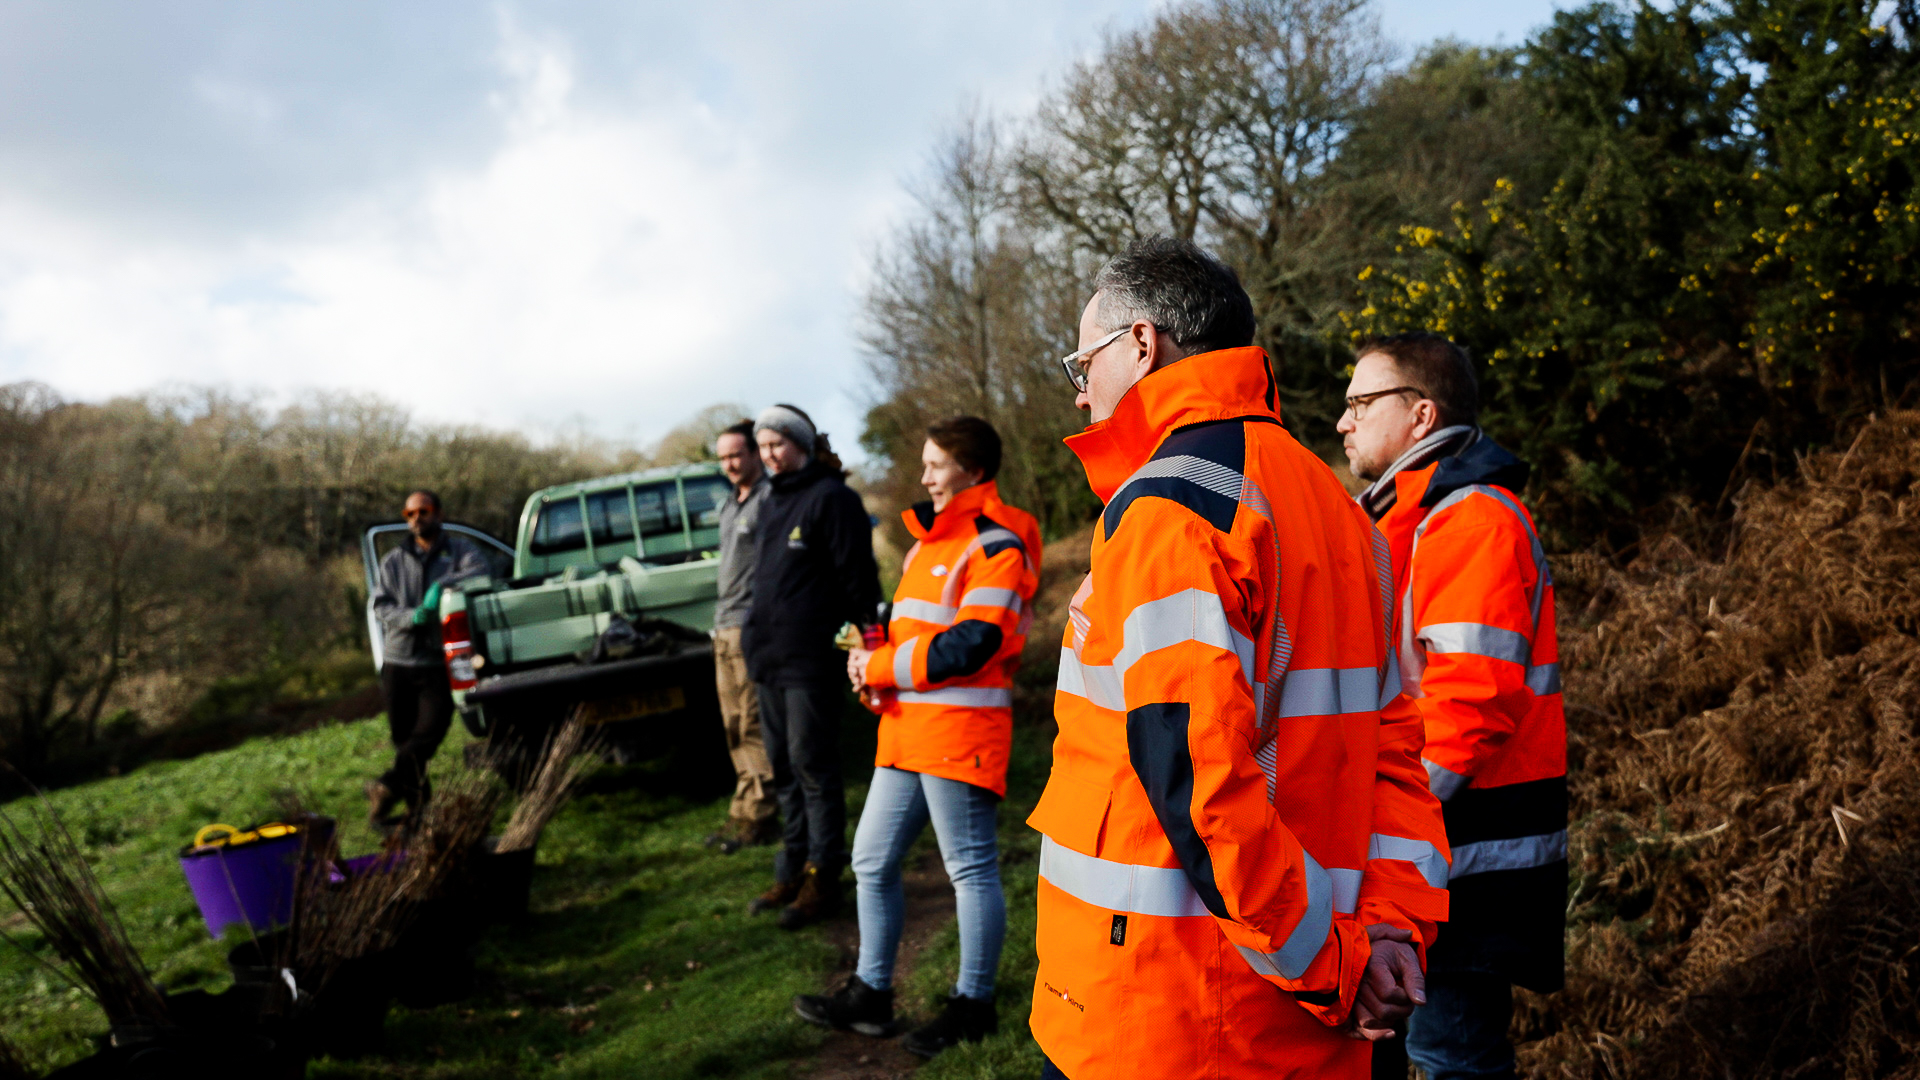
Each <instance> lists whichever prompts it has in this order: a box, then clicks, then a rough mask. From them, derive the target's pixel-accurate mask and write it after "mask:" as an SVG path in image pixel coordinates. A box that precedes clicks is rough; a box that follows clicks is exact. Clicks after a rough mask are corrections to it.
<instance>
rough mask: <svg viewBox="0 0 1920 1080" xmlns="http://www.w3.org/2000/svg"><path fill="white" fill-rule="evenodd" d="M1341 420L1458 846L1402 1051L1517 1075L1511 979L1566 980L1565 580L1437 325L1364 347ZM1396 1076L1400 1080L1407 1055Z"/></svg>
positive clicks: (1554, 984) (1446, 1074)
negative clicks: (1557, 611) (1557, 617)
mask: <svg viewBox="0 0 1920 1080" xmlns="http://www.w3.org/2000/svg"><path fill="white" fill-rule="evenodd" d="M1356 355H1357V356H1358V357H1359V361H1358V362H1357V363H1356V364H1355V365H1354V372H1353V381H1352V383H1351V384H1350V385H1349V386H1348V387H1347V412H1346V414H1345V415H1343V416H1342V417H1341V419H1340V425H1339V428H1340V432H1341V434H1343V435H1344V436H1346V450H1347V459H1348V461H1349V462H1351V464H1352V466H1353V472H1354V475H1355V476H1358V477H1360V478H1361V479H1364V480H1371V481H1372V482H1373V484H1372V486H1371V487H1369V488H1367V490H1366V491H1364V492H1362V493H1361V495H1360V497H1359V502H1360V505H1361V506H1362V507H1364V508H1365V509H1366V511H1367V513H1368V514H1369V515H1371V516H1372V517H1373V518H1374V519H1375V520H1376V521H1378V522H1379V525H1380V530H1381V532H1383V533H1384V534H1385V535H1386V537H1387V540H1388V542H1389V544H1390V545H1391V546H1392V549H1393V565H1394V575H1395V578H1396V584H1395V588H1394V595H1395V597H1396V598H1397V600H1398V606H1399V614H1398V616H1397V618H1398V620H1399V624H1398V630H1399V634H1398V636H1399V642H1398V645H1399V650H1400V673H1401V676H1402V678H1403V679H1404V680H1405V689H1406V692H1407V694H1408V696H1409V697H1411V698H1412V699H1413V702H1414V704H1415V706H1416V707H1417V708H1418V709H1419V712H1420V716H1421V718H1422V720H1423V722H1424V725H1425V727H1426V737H1427V738H1426V743H1427V745H1426V750H1425V752H1424V754H1423V756H1424V758H1425V763H1426V770H1427V773H1428V775H1429V777H1430V778H1431V779H1430V783H1431V785H1432V788H1433V793H1434V794H1435V795H1437V796H1439V798H1440V800H1441V802H1442V803H1443V804H1444V806H1445V812H1446V823H1447V839H1448V840H1449V842H1450V843H1451V844H1452V848H1453V867H1452V871H1451V884H1450V890H1451V892H1452V896H1453V911H1452V916H1451V918H1450V920H1449V922H1448V925H1447V931H1446V933H1445V934H1444V935H1442V937H1441V939H1440V941H1439V943H1438V944H1437V945H1436V946H1435V947H1434V949H1433V951H1432V952H1431V954H1430V959H1431V961H1432V963H1431V965H1430V967H1429V970H1428V978H1427V1003H1426V1004H1425V1005H1423V1006H1421V1007H1420V1008H1418V1009H1416V1010H1414V1013H1413V1016H1412V1018H1411V1019H1410V1020H1409V1022H1408V1026H1407V1038H1406V1049H1407V1053H1408V1054H1410V1056H1412V1057H1413V1059H1414V1061H1415V1062H1416V1063H1418V1064H1419V1065H1420V1067H1421V1068H1423V1069H1425V1070H1426V1072H1427V1075H1428V1076H1429V1077H1432V1078H1434V1080H1453V1078H1455V1077H1497V1076H1512V1075H1513V1069H1514V1058H1513V1048H1512V1046H1511V1045H1509V1044H1508V1042H1507V1026H1508V1024H1509V1022H1510V1021H1511V1020H1512V1017H1513V990H1512V985H1511V984H1513V983H1519V984H1520V985H1522V986H1525V987H1528V988H1529V989H1533V990H1539V991H1542V992H1545V991H1551V990H1557V989H1559V988H1560V985H1561V982H1562V979H1563V977H1564V976H1563V962H1564V955H1565V953H1564V942H1565V937H1564V922H1565V909H1566V895H1567V725H1566V716H1565V714H1564V713H1563V712H1562V710H1561V703H1560V668H1559V660H1560V657H1559V653H1558V646H1557V644H1556V642H1555V638H1554V617H1553V575H1552V574H1551V573H1550V572H1549V570H1548V568H1547V561H1546V556H1545V555H1544V554H1543V553H1542V551H1541V547H1540V539H1539V536H1538V534H1537V533H1536V532H1535V530H1534V527H1533V519H1532V518H1531V517H1530V516H1529V515H1528V514H1527V511H1526V508H1525V507H1523V506H1521V505H1520V500H1519V498H1518V497H1517V496H1516V495H1515V492H1517V491H1519V490H1520V489H1521V488H1522V487H1524V486H1525V485H1526V481H1527V466H1526V465H1525V464H1524V463H1523V462H1521V461H1520V460H1519V459H1517V458H1515V457H1514V456H1513V455H1512V454H1510V453H1508V452H1507V451H1505V450H1503V449H1501V448H1500V447H1499V446H1497V445H1496V444H1495V443H1494V442H1493V440H1492V439H1489V438H1487V436H1486V435H1485V434H1484V433H1483V432H1481V430H1480V429H1479V427H1477V426H1476V425H1477V422H1478V418H1479V412H1480V393H1479V387H1478V384H1477V382H1476V380H1475V379H1474V375H1473V367H1472V365H1471V364H1470V363H1469V361H1468V358H1467V355H1466V353H1464V352H1463V351H1461V350H1460V348H1459V347H1458V346H1456V345H1454V344H1453V343H1452V342H1450V341H1448V340H1446V339H1445V338H1442V337H1439V336H1437V335H1434V334H1419V333H1417V334H1400V335H1396V336H1394V337H1388V338H1377V339H1374V340H1371V341H1366V342H1362V343H1361V345H1360V348H1359V349H1358V350H1356ZM1389 1048H1390V1044H1386V1043H1383V1044H1381V1046H1380V1052H1381V1053H1382V1054H1383V1062H1382V1064H1383V1066H1385V1071H1387V1072H1393V1071H1394V1068H1395V1066H1396V1065H1397V1067H1398V1071H1399V1075H1405V1064H1404V1059H1401V1060H1400V1061H1398V1062H1396V1063H1392V1064H1390V1063H1388V1062H1387V1061H1385V1060H1384V1055H1385V1053H1386V1052H1387V1051H1388V1049H1389Z"/></svg>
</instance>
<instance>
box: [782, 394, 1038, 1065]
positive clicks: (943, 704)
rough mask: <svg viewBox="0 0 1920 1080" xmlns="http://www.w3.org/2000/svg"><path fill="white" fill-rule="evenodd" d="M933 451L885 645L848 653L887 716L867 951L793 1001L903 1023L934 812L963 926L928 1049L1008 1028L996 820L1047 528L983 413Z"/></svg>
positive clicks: (864, 918)
mask: <svg viewBox="0 0 1920 1080" xmlns="http://www.w3.org/2000/svg"><path fill="white" fill-rule="evenodd" d="M921 461H922V464H923V465H924V466H925V469H924V472H923V474H922V479H921V483H922V484H923V485H925V487H926V488H927V492H928V494H930V495H931V496H932V497H933V498H932V500H931V501H930V502H923V503H920V504H918V505H916V506H914V507H913V508H912V509H910V510H908V511H907V512H906V513H905V514H904V515H903V517H904V519H905V521H906V525H907V531H908V532H909V533H911V534H912V535H913V537H914V539H915V541H916V543H915V544H914V546H913V548H912V550H910V551H909V552H907V557H906V562H905V565H904V566H903V567H902V568H901V574H900V588H899V589H898V591H896V592H895V593H894V598H893V616H892V621H891V623H890V624H889V625H888V628H887V637H888V643H887V644H884V645H881V646H880V647H879V648H876V649H873V650H872V651H870V652H869V651H867V650H862V649H856V650H854V651H853V652H852V653H851V654H849V656H848V661H847V670H848V675H849V676H850V677H851V679H852V681H853V687H854V689H855V690H858V691H860V692H861V695H862V698H863V699H864V700H866V701H867V703H868V705H869V707H872V708H874V709H875V710H876V711H878V712H879V713H880V738H879V752H878V754H877V755H876V756H875V760H874V765H875V768H874V771H873V783H872V786H871V787H869V788H868V790H867V802H866V807H865V808H864V809H863V810H862V811H861V814H860V825H859V828H858V829H856V830H855V833H854V840H853V873H854V878H855V881H856V883H857V887H858V897H859V910H860V963H859V967H858V969H857V970H856V971H855V972H854V974H853V975H851V976H849V977H848V979H847V981H846V982H845V984H844V985H842V987H841V988H840V989H839V991H838V992H836V993H834V994H833V995H831V996H817V995H802V996H800V997H797V998H795V999H794V1010H795V1011H796V1012H798V1013H799V1014H800V1015H801V1017H803V1018H804V1019H806V1020H809V1021H811V1022H813V1023H816V1024H820V1025H822V1026H826V1027H836V1028H842V1029H850V1030H853V1031H858V1032H861V1033H863V1034H867V1035H885V1034H890V1033H891V1031H892V1028H893V989H892V986H893V962H894V954H895V953H896V951H897V950H898V948H899V945H900V929H901V919H902V915H903V908H904V906H905V897H904V896H903V893H902V889H901V882H900V863H901V860H902V859H904V858H905V857H906V853H907V848H908V847H909V846H910V845H912V843H913V841H914V838H915V837H917V836H919V834H920V831H921V829H922V828H924V827H925V826H926V824H927V822H928V820H929V819H931V821H932V822H933V830H934V833H935V835H936V836H937V837H938V838H939V840H940V855H941V858H942V860H943V861H944V862H945V864H946V869H947V876H948V877H949V878H950V879H952V881H953V889H954V898H955V901H956V905H955V906H956V908H957V909H958V910H957V912H956V914H957V915H958V920H959V924H960V972H959V977H958V979H956V981H955V984H954V991H953V994H952V995H951V996H950V997H949V998H948V999H947V1005H946V1007H945V1009H943V1010H942V1012H941V1014H940V1015H939V1016H938V1017H936V1018H935V1019H934V1020H933V1021H932V1022H930V1023H928V1024H926V1025H925V1026H923V1027H921V1028H920V1029H918V1030H916V1031H914V1032H912V1033H911V1034H909V1035H908V1036H907V1038H906V1042H905V1045H906V1047H907V1049H908V1050H910V1051H913V1052H914V1053H916V1054H920V1055H921V1056H923V1057H931V1056H932V1055H934V1054H936V1053H938V1052H940V1051H941V1050H943V1049H945V1048H947V1047H949V1046H952V1045H953V1044H955V1043H957V1042H964V1041H973V1040H976V1039H979V1038H982V1037H983V1036H985V1035H987V1034H990V1033H992V1032H993V1031H994V1030H996V1028H997V1027H998V1017H997V1015H996V1013H995V1010H994V1005H993V976H994V972H995V970H996V969H997V968H998V967H999V966H1000V944H1001V941H1002V939H1003V937H1004V936H1005V934H1006V899H1005V897H1004V895H1003V894H1002V893H1001V890H1000V869H999V859H1000V857H999V847H998V843H997V842H996V838H995V833H994V828H995V823H994V818H995V812H996V810H997V808H998V806H999V802H1000V799H1001V798H1002V797H1003V796H1004V795H1005V794H1006V791H1007V754H1008V751H1009V750H1010V749H1011V747H1012V743H1013V673H1014V668H1015V666H1016V665H1017V664H1018V663H1019V660H1020V650H1021V648H1022V647H1023V646H1024V645H1025V644H1026V640H1027V638H1026V635H1027V627H1028V625H1029V624H1030V623H1031V621H1032V610H1031V605H1032V603H1033V592H1034V588H1035V586H1036V585H1037V584H1038V583H1039V570H1040V530H1039V526H1038V525H1037V524H1036V523H1035V522H1034V519H1033V517H1032V516H1031V515H1029V514H1027V513H1026V512H1024V511H1021V510H1017V509H1015V508H1013V507H1011V506H1008V505H1007V504H1005V503H1003V502H1001V501H1000V492H999V489H998V487H997V486H996V485H995V483H994V475H995V474H996V473H997V472H998V471H999V468H1000V437H999V435H998V434H996V433H995V432H994V430H993V427H992V426H991V425H990V424H988V423H987V422H986V421H984V420H981V419H978V418H976V417H970V416H960V417H955V418H953V419H951V420H945V421H942V422H940V423H938V424H935V425H933V426H932V427H931V428H929V429H928V431H927V443H926V447H925V449H924V451H923V453H922V458H921Z"/></svg>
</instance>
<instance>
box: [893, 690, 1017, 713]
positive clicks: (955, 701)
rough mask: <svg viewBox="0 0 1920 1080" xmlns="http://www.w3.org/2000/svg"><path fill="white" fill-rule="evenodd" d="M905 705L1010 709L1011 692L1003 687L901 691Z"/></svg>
mask: <svg viewBox="0 0 1920 1080" xmlns="http://www.w3.org/2000/svg"><path fill="white" fill-rule="evenodd" d="M899 701H900V702H901V703H902V704H906V705H958V706H961V707H963V708H968V709H1011V708H1013V690H1012V689H1010V688H1008V687H1005V686H948V687H944V688H942V689H939V690H902V691H900V694H899Z"/></svg>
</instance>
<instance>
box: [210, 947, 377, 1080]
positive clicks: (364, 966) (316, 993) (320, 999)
mask: <svg viewBox="0 0 1920 1080" xmlns="http://www.w3.org/2000/svg"><path fill="white" fill-rule="evenodd" d="M276 951H277V949H276V948H275V940H274V938H273V936H272V935H268V936H265V937H262V938H260V939H259V940H258V941H257V942H245V943H242V944H241V945H239V946H237V947H236V948H234V949H233V950H232V951H230V952H229V953H227V966H228V967H229V968H231V969H232V970H233V982H234V989H235V990H240V989H241V988H243V987H244V988H246V990H247V992H249V993H252V994H255V995H257V997H258V999H259V1000H260V1001H261V1002H262V1004H261V1007H260V1010H259V1016H260V1020H259V1026H260V1030H262V1031H263V1032H265V1033H266V1034H267V1035H269V1036H270V1037H271V1038H272V1039H273V1040H274V1042H275V1043H276V1045H277V1047H278V1048H279V1049H278V1053H279V1056H280V1057H281V1058H282V1059H283V1060H287V1061H291V1060H295V1059H297V1060H298V1061H299V1062H301V1063H302V1066H303V1067H304V1063H305V1062H306V1060H307V1059H308V1058H312V1057H320V1056H323V1055H324V1056H331V1057H337V1058H354V1057H360V1056H363V1055H365V1054H368V1053H371V1052H373V1051H375V1050H378V1049H379V1048H380V1047H381V1046H382V1045H383V1044H384V1042H385V1039H386V1023H387V1007H388V1006H389V1005H390V1004H391V1003H392V1001H393V989H394V988H393V983H394V975H395V972H396V970H397V964H396V963H395V952H394V951H388V952H381V953H374V954H372V955H370V956H362V957H358V958H355V959H353V960H348V961H345V962H344V963H342V964H340V965H339V966H338V967H336V968H335V969H334V971H333V974H332V976H331V977H330V978H328V980H327V984H326V986H325V987H320V988H316V986H315V981H314V978H313V976H312V975H311V974H310V973H304V972H295V973H294V976H295V977H294V986H293V987H289V986H288V985H287V982H286V975H285V974H284V973H283V972H281V971H280V970H279V969H278V968H276V967H274V966H273V965H272V962H271V959H270V958H271V957H272V956H273V955H274V953H275V952H276ZM295 987H297V988H298V989H299V991H300V993H299V996H298V998H295V996H294V994H293V990H294V988H295ZM230 992H231V991H230Z"/></svg>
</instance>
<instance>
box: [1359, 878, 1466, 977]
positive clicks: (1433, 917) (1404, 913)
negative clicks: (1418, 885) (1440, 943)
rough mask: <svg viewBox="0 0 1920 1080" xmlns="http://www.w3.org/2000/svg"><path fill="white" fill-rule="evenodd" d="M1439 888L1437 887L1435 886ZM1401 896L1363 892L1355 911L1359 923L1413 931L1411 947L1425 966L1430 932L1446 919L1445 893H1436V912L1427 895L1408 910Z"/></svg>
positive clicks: (1433, 932) (1434, 933) (1438, 928)
mask: <svg viewBox="0 0 1920 1080" xmlns="http://www.w3.org/2000/svg"><path fill="white" fill-rule="evenodd" d="M1436 891H1439V890H1436ZM1404 899H1405V898H1404V897H1402V898H1394V899H1389V898H1387V897H1382V896H1363V897H1361V898H1360V908H1359V911H1357V912H1356V913H1355V914H1356V916H1357V917H1358V919H1359V921H1360V925H1361V926H1362V927H1367V926H1393V927H1398V928H1399V929H1401V930H1408V931H1411V932H1412V933H1413V942H1412V944H1413V949H1414V951H1415V952H1417V953H1419V954H1420V970H1421V971H1425V970H1426V969H1427V946H1429V945H1431V944H1433V939H1434V936H1435V935H1436V934H1437V933H1439V930H1440V926H1439V924H1441V923H1443V922H1445V921H1446V918H1447V901H1446V894H1445V893H1444V892H1441V893H1440V899H1439V903H1438V905H1437V907H1438V912H1437V913H1436V912H1435V911H1434V908H1435V907H1436V905H1435V904H1434V903H1433V902H1432V899H1431V898H1422V899H1424V900H1426V901H1427V902H1426V903H1424V904H1417V905H1416V906H1415V908H1414V909H1413V910H1411V911H1410V910H1409V909H1408V906H1407V904H1406V903H1404V902H1403V901H1404Z"/></svg>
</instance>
